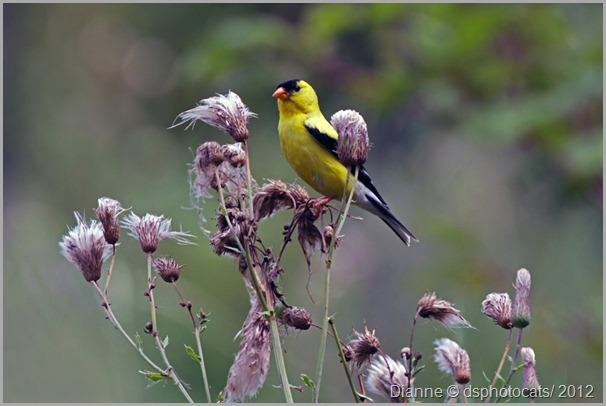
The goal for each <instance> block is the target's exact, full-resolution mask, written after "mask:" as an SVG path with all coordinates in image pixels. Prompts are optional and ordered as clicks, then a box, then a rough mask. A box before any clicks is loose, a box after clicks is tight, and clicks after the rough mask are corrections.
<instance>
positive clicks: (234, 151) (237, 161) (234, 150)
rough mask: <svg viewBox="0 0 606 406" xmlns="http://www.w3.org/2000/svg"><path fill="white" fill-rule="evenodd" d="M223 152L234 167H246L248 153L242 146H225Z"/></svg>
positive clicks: (222, 147) (222, 148)
mask: <svg viewBox="0 0 606 406" xmlns="http://www.w3.org/2000/svg"><path fill="white" fill-rule="evenodd" d="M221 152H222V153H223V156H225V160H226V161H227V162H229V164H230V165H231V166H232V167H234V168H242V167H243V166H244V165H246V152H244V150H243V149H242V144H239V143H238V144H224V145H222V146H221Z"/></svg>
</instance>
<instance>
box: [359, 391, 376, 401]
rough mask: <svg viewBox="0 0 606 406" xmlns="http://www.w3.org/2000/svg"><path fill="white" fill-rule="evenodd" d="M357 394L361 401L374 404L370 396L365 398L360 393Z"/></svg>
mask: <svg viewBox="0 0 606 406" xmlns="http://www.w3.org/2000/svg"><path fill="white" fill-rule="evenodd" d="M357 393H358V397H359V398H360V400H362V401H366V400H367V401H369V402H374V400H372V398H370V397H368V396H364V395H362V394H361V393H360V392H357Z"/></svg>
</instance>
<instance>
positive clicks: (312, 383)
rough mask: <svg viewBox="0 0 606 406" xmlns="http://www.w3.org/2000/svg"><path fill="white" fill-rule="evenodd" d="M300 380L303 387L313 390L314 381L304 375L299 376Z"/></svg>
mask: <svg viewBox="0 0 606 406" xmlns="http://www.w3.org/2000/svg"><path fill="white" fill-rule="evenodd" d="M301 379H303V382H304V383H305V386H307V387H308V388H311V389H313V388H315V387H316V384H315V383H314V381H312V380H311V378H310V377H309V376H307V375H305V374H301Z"/></svg>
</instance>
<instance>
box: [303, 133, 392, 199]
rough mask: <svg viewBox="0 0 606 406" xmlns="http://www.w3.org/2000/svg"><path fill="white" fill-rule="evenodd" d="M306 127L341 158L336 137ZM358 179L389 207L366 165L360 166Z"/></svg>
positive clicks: (324, 145) (320, 142)
mask: <svg viewBox="0 0 606 406" xmlns="http://www.w3.org/2000/svg"><path fill="white" fill-rule="evenodd" d="M305 128H306V129H307V131H309V133H310V134H311V135H312V137H314V139H315V140H316V141H318V143H319V144H320V145H322V146H323V147H324V148H326V149H327V150H328V151H330V152H331V153H332V154H333V155H334V156H335V158H337V159H339V154H338V153H337V145H338V142H337V140H336V139H334V138H332V137H330V136H329V135H328V134H325V133H323V132H322V131H320V130H318V129H317V128H314V127H310V126H308V125H305ZM350 172H351V173H352V174H353V172H354V170H353V168H351V169H350ZM358 180H359V181H360V182H361V183H362V184H363V185H364V186H366V187H367V188H368V190H370V191H371V192H372V193H374V194H375V196H376V197H377V198H379V200H380V201H381V203H383V204H384V205H385V207H387V203H386V202H385V200H384V199H383V197H382V196H381V194H380V193H379V191H378V190H377V188H376V187H375V185H374V184H373V183H372V179H370V175H369V174H368V171H367V170H366V168H364V166H360V171H359V173H358Z"/></svg>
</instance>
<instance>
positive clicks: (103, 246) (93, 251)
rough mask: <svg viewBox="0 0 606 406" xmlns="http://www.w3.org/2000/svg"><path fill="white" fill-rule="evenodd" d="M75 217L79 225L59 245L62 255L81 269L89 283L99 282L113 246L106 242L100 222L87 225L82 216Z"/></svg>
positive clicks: (91, 222)
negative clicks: (104, 263)
mask: <svg viewBox="0 0 606 406" xmlns="http://www.w3.org/2000/svg"><path fill="white" fill-rule="evenodd" d="M74 215H75V216H76V221H77V223H78V224H77V225H76V227H74V228H72V229H71V230H69V232H68V233H67V235H64V236H63V239H62V240H61V242H60V243H59V247H60V248H61V254H62V255H63V256H64V257H65V258H66V259H67V260H68V261H69V262H71V263H72V264H74V265H75V266H76V267H77V268H78V269H80V272H82V276H83V277H84V279H85V280H86V281H87V282H93V281H98V280H99V278H101V268H102V266H103V262H104V261H105V260H106V259H107V258H108V257H109V256H110V255H111V252H112V246H111V245H109V244H108V243H107V242H106V241H105V237H104V235H103V227H102V226H101V224H100V223H99V222H98V221H95V220H91V221H90V222H89V223H86V221H85V220H84V218H83V216H82V215H80V214H79V213H74Z"/></svg>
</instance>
